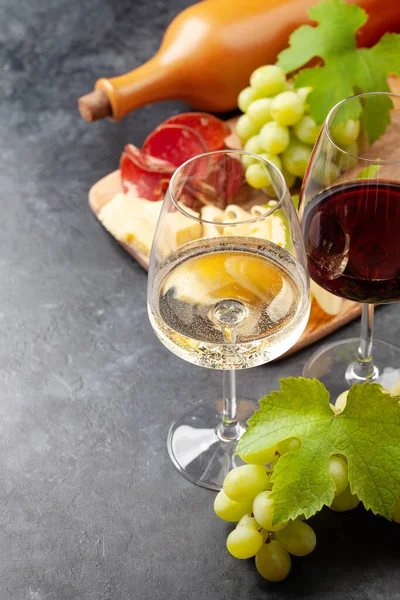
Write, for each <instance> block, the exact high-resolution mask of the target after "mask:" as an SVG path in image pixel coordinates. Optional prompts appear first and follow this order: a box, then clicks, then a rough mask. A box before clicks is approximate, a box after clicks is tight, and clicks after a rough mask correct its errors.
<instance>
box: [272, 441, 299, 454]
mask: <svg viewBox="0 0 400 600" xmlns="http://www.w3.org/2000/svg"><path fill="white" fill-rule="evenodd" d="M299 448H301V441H300V440H299V438H296V437H292V438H288V439H287V440H283V441H282V442H279V444H278V445H277V447H276V449H277V450H278V452H279V454H280V455H281V456H282V454H287V453H288V452H296V450H298V449H299Z"/></svg>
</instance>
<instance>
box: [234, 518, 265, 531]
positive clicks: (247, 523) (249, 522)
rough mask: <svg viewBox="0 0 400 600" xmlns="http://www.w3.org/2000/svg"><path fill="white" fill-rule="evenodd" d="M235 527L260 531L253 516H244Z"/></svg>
mask: <svg viewBox="0 0 400 600" xmlns="http://www.w3.org/2000/svg"><path fill="white" fill-rule="evenodd" d="M236 527H250V528H252V529H261V525H260V524H259V523H257V521H256V519H255V517H254V515H253V514H249V515H244V516H243V517H242V518H241V519H240V521H239V523H238V524H237V525H236Z"/></svg>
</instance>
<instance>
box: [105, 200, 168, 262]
mask: <svg viewBox="0 0 400 600" xmlns="http://www.w3.org/2000/svg"><path fill="white" fill-rule="evenodd" d="M151 204H155V205H158V206H154V207H150V205H151ZM161 204H162V203H159V202H150V201H149V200H145V199H143V198H137V197H135V196H131V195H129V194H117V195H116V196H114V198H113V199H112V200H111V201H110V202H108V204H106V205H105V206H103V208H102V209H101V211H100V213H99V220H100V221H101V222H102V224H103V225H104V227H105V228H106V229H107V230H108V231H109V232H110V233H111V234H112V235H113V236H114V237H115V238H117V240H118V241H119V242H122V243H124V244H127V245H128V246H130V247H131V248H132V249H133V250H135V251H136V252H141V253H143V254H146V255H149V254H150V250H151V245H152V243H153V237H154V232H155V228H156V225H157V219H158V214H159V212H160V209H161Z"/></svg>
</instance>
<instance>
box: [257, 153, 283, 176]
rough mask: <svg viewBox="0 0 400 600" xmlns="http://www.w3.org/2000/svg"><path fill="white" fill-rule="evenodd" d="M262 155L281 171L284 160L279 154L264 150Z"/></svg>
mask: <svg viewBox="0 0 400 600" xmlns="http://www.w3.org/2000/svg"><path fill="white" fill-rule="evenodd" d="M260 156H261V157H262V158H265V160H269V161H270V162H272V163H273V164H274V165H275V166H276V168H277V169H279V170H280V171H281V170H282V161H281V159H280V158H279V156H278V155H277V154H271V153H270V152H262V153H261V154H260Z"/></svg>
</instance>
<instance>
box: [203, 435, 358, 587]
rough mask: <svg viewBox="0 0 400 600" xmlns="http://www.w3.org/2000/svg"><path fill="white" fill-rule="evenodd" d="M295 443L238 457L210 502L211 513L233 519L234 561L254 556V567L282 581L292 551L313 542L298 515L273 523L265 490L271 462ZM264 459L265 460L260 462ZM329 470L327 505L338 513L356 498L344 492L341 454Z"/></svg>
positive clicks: (230, 545) (230, 546)
mask: <svg viewBox="0 0 400 600" xmlns="http://www.w3.org/2000/svg"><path fill="white" fill-rule="evenodd" d="M300 446H301V443H300V441H299V440H298V439H297V438H288V439H286V440H283V441H282V442H279V444H277V445H276V446H275V447H273V448H270V449H269V450H268V451H267V452H263V453H260V454H259V455H247V456H242V458H243V460H244V461H245V462H247V463H248V464H246V465H243V466H240V467H236V468H235V469H233V470H232V471H230V472H229V473H228V474H227V476H226V477H225V480H224V484H223V489H222V490H221V491H220V492H219V493H218V494H217V496H216V498H215V501H214V511H215V513H216V514H217V515H218V516H219V517H220V518H221V519H223V520H224V521H230V522H234V523H237V525H236V527H235V529H233V531H231V532H230V534H229V535H228V538H227V540H226V547H227V550H228V552H229V553H230V554H231V555H232V556H234V557H235V558H238V559H247V558H252V557H255V564H256V568H257V571H258V572H259V573H260V575H261V576H262V577H264V578H265V579H267V580H268V581H282V580H283V579H285V578H286V577H287V576H288V575H289V572H290V569H291V564H292V562H291V555H292V556H306V555H307V554H310V553H311V552H312V551H313V550H314V548H315V546H316V543H317V539H316V535H315V532H314V530H313V529H312V527H310V525H309V524H308V523H305V522H304V520H303V518H302V517H298V518H297V519H295V520H294V521H289V522H288V523H286V522H280V523H275V524H274V523H273V515H274V506H273V501H272V499H271V498H270V493H271V490H272V487H273V484H272V482H271V475H272V472H273V469H274V465H276V463H277V461H278V460H279V457H280V456H282V455H283V454H287V453H289V452H295V451H296V450H298V449H299V448H300ZM263 460H266V461H269V464H260V463H261V462H262V461H263ZM329 472H330V474H331V477H332V479H333V481H334V485H335V500H334V502H333V504H332V506H331V508H332V509H333V510H335V511H340V512H342V511H346V510H350V509H352V508H355V507H356V506H357V505H358V503H359V499H358V498H357V496H353V495H352V494H351V493H350V492H349V483H348V469H347V462H346V461H345V460H344V458H342V457H340V456H332V457H331V458H330V461H329Z"/></svg>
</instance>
